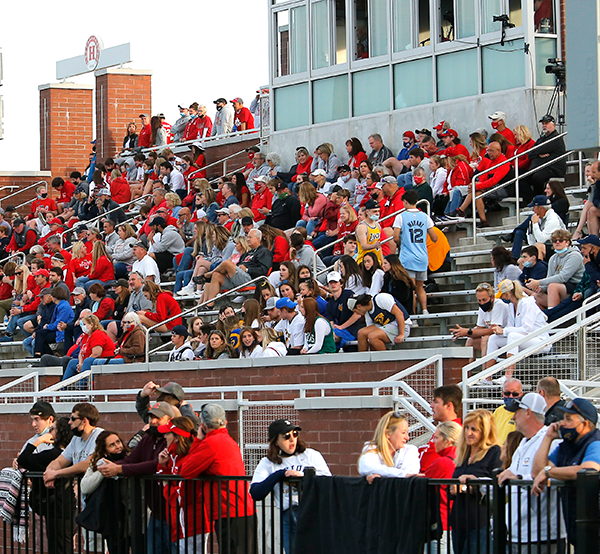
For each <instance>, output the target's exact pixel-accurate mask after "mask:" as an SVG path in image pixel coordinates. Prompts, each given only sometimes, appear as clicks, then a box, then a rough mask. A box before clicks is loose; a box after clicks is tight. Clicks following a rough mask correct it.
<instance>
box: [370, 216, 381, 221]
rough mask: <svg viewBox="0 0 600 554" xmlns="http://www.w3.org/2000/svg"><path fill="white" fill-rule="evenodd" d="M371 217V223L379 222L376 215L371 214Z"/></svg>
mask: <svg viewBox="0 0 600 554" xmlns="http://www.w3.org/2000/svg"><path fill="white" fill-rule="evenodd" d="M369 217H370V218H371V221H377V220H378V219H379V216H378V215H375V214H371V215H370V216H369Z"/></svg>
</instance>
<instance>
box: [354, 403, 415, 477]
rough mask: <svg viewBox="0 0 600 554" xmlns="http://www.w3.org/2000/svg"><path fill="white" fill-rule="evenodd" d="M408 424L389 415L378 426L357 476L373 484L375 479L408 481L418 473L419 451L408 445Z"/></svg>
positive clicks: (363, 453)
mask: <svg viewBox="0 0 600 554" xmlns="http://www.w3.org/2000/svg"><path fill="white" fill-rule="evenodd" d="M408 439H409V436H408V420H407V419H406V417H404V416H403V415H400V414H399V413H397V412H388V413H387V414H385V415H384V416H383V417H382V418H381V419H380V420H379V422H378V423H377V429H376V430H375V434H374V435H373V440H371V441H368V442H366V443H365V446H364V448H363V451H362V453H361V455H360V458H359V459H358V472H359V473H360V474H361V475H362V476H363V477H367V479H368V481H369V483H373V479H374V478H376V477H408V476H409V475H417V474H418V473H419V451H418V449H417V447H416V446H414V445H412V444H408Z"/></svg>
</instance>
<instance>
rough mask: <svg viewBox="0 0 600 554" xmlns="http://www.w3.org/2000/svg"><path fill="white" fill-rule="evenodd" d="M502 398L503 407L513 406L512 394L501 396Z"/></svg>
mask: <svg viewBox="0 0 600 554" xmlns="http://www.w3.org/2000/svg"><path fill="white" fill-rule="evenodd" d="M503 400H504V407H505V408H507V409H508V408H510V407H511V406H514V404H515V400H516V399H515V398H514V397H512V396H505V397H504V398H503Z"/></svg>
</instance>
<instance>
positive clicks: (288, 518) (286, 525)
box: [281, 506, 298, 554]
mask: <svg viewBox="0 0 600 554" xmlns="http://www.w3.org/2000/svg"><path fill="white" fill-rule="evenodd" d="M281 518H282V520H283V549H284V550H285V552H286V554H290V553H291V550H290V537H294V535H295V534H296V524H297V523H298V506H292V507H291V508H289V509H287V510H284V511H283V512H281ZM291 542H292V543H293V542H294V538H292V540H291Z"/></svg>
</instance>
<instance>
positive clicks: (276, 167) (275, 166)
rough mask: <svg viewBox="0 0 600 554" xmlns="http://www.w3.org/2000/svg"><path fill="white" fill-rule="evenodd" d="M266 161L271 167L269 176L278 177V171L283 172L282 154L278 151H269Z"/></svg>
mask: <svg viewBox="0 0 600 554" xmlns="http://www.w3.org/2000/svg"><path fill="white" fill-rule="evenodd" d="M265 161H266V162H267V165H268V166H269V168H270V171H269V176H270V177H277V174H278V173H283V167H281V156H280V155H279V154H277V152H269V153H268V154H267V155H266V157H265Z"/></svg>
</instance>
